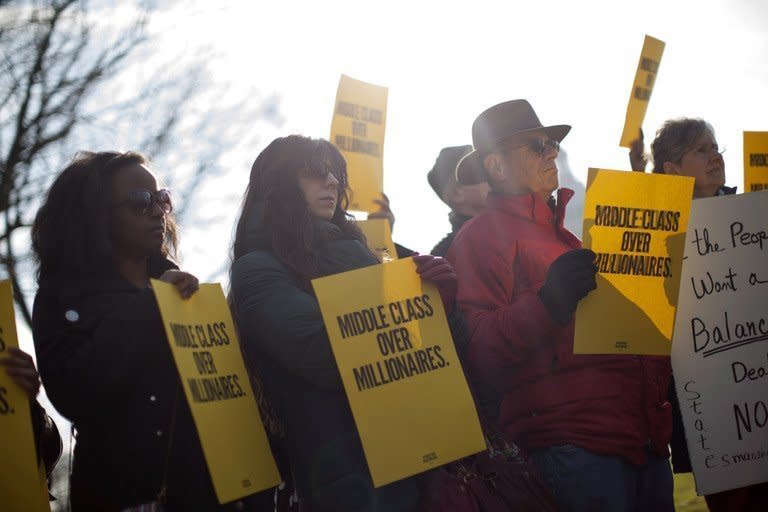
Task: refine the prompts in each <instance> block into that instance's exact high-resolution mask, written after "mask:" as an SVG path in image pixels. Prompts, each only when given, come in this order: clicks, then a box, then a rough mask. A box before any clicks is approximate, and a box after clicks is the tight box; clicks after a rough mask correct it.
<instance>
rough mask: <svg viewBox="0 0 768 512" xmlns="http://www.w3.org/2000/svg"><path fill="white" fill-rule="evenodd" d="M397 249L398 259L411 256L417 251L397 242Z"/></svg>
mask: <svg viewBox="0 0 768 512" xmlns="http://www.w3.org/2000/svg"><path fill="white" fill-rule="evenodd" d="M395 251H396V252H397V258H398V259H403V258H410V257H411V256H413V255H414V254H416V251H412V250H411V249H409V248H407V247H403V246H402V245H400V244H395Z"/></svg>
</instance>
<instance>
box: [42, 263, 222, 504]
mask: <svg viewBox="0 0 768 512" xmlns="http://www.w3.org/2000/svg"><path fill="white" fill-rule="evenodd" d="M150 267H151V268H150V275H151V276H152V277H158V276H160V275H161V274H162V273H163V272H164V271H165V270H167V269H169V268H174V265H173V264H172V263H171V262H170V261H167V260H162V261H160V260H158V261H156V262H154V264H152V265H150ZM32 330H33V335H34V340H35V349H36V352H37V358H38V364H39V370H40V374H41V377H42V380H43V383H44V384H45V388H46V391H47V392H48V396H49V398H50V400H51V403H52V404H53V405H54V406H55V407H56V409H57V410H58V411H59V412H60V413H61V414H62V415H63V416H65V417H66V418H67V419H69V420H70V421H72V422H73V424H74V426H75V428H76V430H77V435H76V440H77V442H76V446H75V456H74V464H73V473H72V482H71V486H72V490H71V498H72V503H73V509H74V510H75V511H77V510H78V509H79V510H89V511H90V510H119V509H121V508H124V507H128V506H134V505H138V504H141V503H147V502H151V501H153V500H155V499H156V497H157V495H158V493H159V491H160V488H161V483H162V482H163V474H164V472H165V471H167V477H166V480H165V482H166V488H167V497H168V504H167V509H168V510H171V511H172V510H185V511H186V510H201V511H204V510H226V509H227V508H229V507H220V506H218V503H217V500H216V496H215V494H214V491H213V486H212V484H211V480H210V476H209V474H208V470H207V467H206V464H205V460H204V458H203V453H202V448H201V446H200V442H199V440H198V437H197V433H196V431H195V427H194V424H193V422H192V417H191V413H190V410H189V407H188V406H187V404H186V400H185V399H184V395H183V392H182V390H181V388H180V386H179V379H178V373H177V371H176V367H175V365H174V362H173V358H172V355H171V352H170V348H169V346H168V342H167V341H166V336H165V332H164V330H163V325H162V322H161V319H160V314H159V310H158V307H157V303H156V301H155V297H154V295H153V293H152V290H150V289H143V290H142V289H138V288H135V287H134V286H133V285H131V284H130V283H129V282H127V281H126V280H125V279H123V278H122V277H120V276H119V275H118V274H117V273H115V274H113V275H103V276H89V277H86V278H81V279H74V278H70V277H62V278H48V279H42V280H41V283H40V289H39V290H38V293H37V296H36V297H35V305H34V312H33V328H32ZM174 411H175V421H174ZM171 438H172V442H171Z"/></svg>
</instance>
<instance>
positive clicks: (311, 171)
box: [303, 157, 347, 188]
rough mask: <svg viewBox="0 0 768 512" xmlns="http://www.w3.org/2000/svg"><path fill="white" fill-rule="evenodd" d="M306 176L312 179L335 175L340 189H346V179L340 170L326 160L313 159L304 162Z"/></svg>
mask: <svg viewBox="0 0 768 512" xmlns="http://www.w3.org/2000/svg"><path fill="white" fill-rule="evenodd" d="M303 171H304V173H305V176H308V177H312V178H325V177H326V176H328V174H333V175H334V177H336V180H337V181H338V182H339V187H341V188H344V187H346V185H347V183H346V179H344V176H343V174H342V173H341V171H340V170H338V169H336V168H335V167H334V166H333V165H331V164H330V163H328V162H325V161H324V160H322V159H320V158H317V157H313V158H310V159H309V160H306V161H305V162H304V169H303Z"/></svg>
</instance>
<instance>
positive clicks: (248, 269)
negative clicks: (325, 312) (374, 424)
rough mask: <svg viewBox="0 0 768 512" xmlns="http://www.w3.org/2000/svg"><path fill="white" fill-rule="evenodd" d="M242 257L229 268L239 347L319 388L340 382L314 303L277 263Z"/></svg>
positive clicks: (253, 255)
mask: <svg viewBox="0 0 768 512" xmlns="http://www.w3.org/2000/svg"><path fill="white" fill-rule="evenodd" d="M260 258H263V256H261V255H258V254H254V253H251V254H247V255H245V256H243V257H242V258H240V259H238V260H237V261H236V262H235V264H234V265H233V266H232V282H231V286H232V296H233V298H234V306H235V316H236V319H237V326H238V329H239V331H240V335H241V337H242V342H243V344H244V345H245V346H246V347H248V346H252V347H256V348H257V350H259V351H263V352H265V353H266V354H268V355H269V356H270V357H271V358H272V359H274V360H275V361H276V362H277V363H278V364H280V365H281V366H282V367H284V368H285V369H287V370H289V371H291V372H293V373H294V374H296V375H297V376H300V377H302V378H304V379H306V380H308V381H309V382H310V383H312V384H313V385H315V386H318V387H321V388H341V385H342V384H341V378H340V376H339V371H338V369H337V367H336V360H335V359H334V357H333V352H332V351H331V343H330V341H329V340H328V336H327V334H326V331H325V325H324V324H323V317H322V314H321V313H320V306H319V305H318V303H317V300H316V299H315V298H314V297H313V296H312V295H310V294H309V293H307V292H306V291H304V290H303V289H302V288H300V287H299V285H298V283H297V282H296V281H295V280H294V278H293V277H292V276H291V274H290V273H289V272H288V271H287V269H285V268H284V267H282V265H280V264H279V263H278V262H273V264H270V265H265V264H261V261H260Z"/></svg>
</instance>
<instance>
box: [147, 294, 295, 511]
mask: <svg viewBox="0 0 768 512" xmlns="http://www.w3.org/2000/svg"><path fill="white" fill-rule="evenodd" d="M152 288H153V290H154V292H155V297H156V298H157V303H158V305H159V307H160V314H161V316H162V318H163V325H164V327H165V333H166V335H167V337H168V343H169V345H170V346H171V351H172V352H173V358H174V360H175V361H176V368H177V369H178V371H179V376H180V377H181V382H182V387H183V388H184V395H185V396H186V399H187V403H188V404H189V408H190V409H191V410H192V417H193V419H194V421H195V426H196V427H197V434H198V436H199V438H200V443H201V444H202V447H203V453H204V455H205V461H206V463H207V464H208V471H209V472H210V475H211V480H212V481H213V487H214V489H215V491H216V496H217V498H218V500H219V503H226V502H228V501H232V500H235V499H238V498H242V497H243V496H247V495H249V494H253V493H255V492H258V491H261V490H263V489H267V488H269V487H273V486H275V485H277V484H278V483H280V475H279V473H278V471H277V466H276V464H275V460H274V458H273V456H272V452H271V450H270V447H269V442H268V441H267V435H266V432H265V430H264V425H263V424H262V422H261V417H260V416H259V410H258V406H257V404H256V399H255V397H254V394H253V389H252V388H251V384H250V380H249V378H248V374H247V372H246V368H245V363H244V362H243V356H242V353H241V352H240V342H239V340H238V338H237V333H236V331H235V324H234V322H233V321H232V314H231V313H230V311H229V307H228V306H227V301H226V299H225V298H224V293H223V292H222V290H221V286H220V285H218V284H201V285H200V289H199V290H198V291H197V292H196V293H195V294H194V295H193V296H192V297H191V298H189V299H187V300H183V299H182V298H181V296H180V295H179V293H178V291H177V290H176V288H175V287H174V286H172V285H169V284H167V283H163V282H161V281H157V280H154V279H153V280H152Z"/></svg>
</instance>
